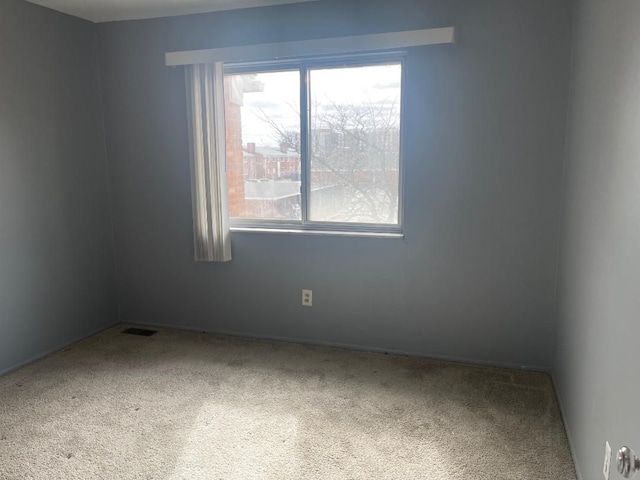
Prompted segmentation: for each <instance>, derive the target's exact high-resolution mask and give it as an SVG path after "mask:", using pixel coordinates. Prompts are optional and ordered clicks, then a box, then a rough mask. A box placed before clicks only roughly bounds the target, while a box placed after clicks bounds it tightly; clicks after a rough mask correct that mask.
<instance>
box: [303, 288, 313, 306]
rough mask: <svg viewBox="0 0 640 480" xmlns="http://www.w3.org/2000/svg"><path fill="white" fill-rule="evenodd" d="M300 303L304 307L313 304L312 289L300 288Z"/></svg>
mask: <svg viewBox="0 0 640 480" xmlns="http://www.w3.org/2000/svg"><path fill="white" fill-rule="evenodd" d="M302 305H304V306H305V307H310V306H312V305H313V290H304V289H303V290H302Z"/></svg>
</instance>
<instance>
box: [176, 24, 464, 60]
mask: <svg viewBox="0 0 640 480" xmlns="http://www.w3.org/2000/svg"><path fill="white" fill-rule="evenodd" d="M447 43H450V44H452V43H455V29H454V27H443V28H428V29H423V30H409V31H404V32H391V33H376V34H372V35H354V36H350V37H331V38H322V39H317V40H300V41H296V42H283V43H264V44H258V45H244V46H240V47H226V48H213V49H209V50H189V51H182V52H168V53H167V54H166V57H165V60H166V64H167V66H171V67H176V66H181V65H194V64H198V63H216V62H223V63H227V62H232V63H236V62H257V61H265V60H271V59H284V58H299V57H306V56H318V55H339V54H347V53H364V52H370V51H379V50H390V49H398V48H407V47H417V46H422V45H439V44H447Z"/></svg>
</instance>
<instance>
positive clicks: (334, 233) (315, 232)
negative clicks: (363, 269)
mask: <svg viewBox="0 0 640 480" xmlns="http://www.w3.org/2000/svg"><path fill="white" fill-rule="evenodd" d="M231 232H232V233H269V234H271V233H275V234H283V233H284V234H294V235H320V236H331V237H364V238H387V239H402V238H404V234H403V233H396V232H355V231H341V230H305V229H294V228H250V227H231Z"/></svg>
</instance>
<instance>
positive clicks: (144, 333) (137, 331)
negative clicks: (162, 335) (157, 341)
mask: <svg viewBox="0 0 640 480" xmlns="http://www.w3.org/2000/svg"><path fill="white" fill-rule="evenodd" d="M122 333H127V334H129V335H140V336H141V337H150V336H151V335H155V334H156V333H158V331H157V330H148V329H146V328H127V329H126V330H123V331H122Z"/></svg>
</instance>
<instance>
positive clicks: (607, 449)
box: [602, 442, 611, 480]
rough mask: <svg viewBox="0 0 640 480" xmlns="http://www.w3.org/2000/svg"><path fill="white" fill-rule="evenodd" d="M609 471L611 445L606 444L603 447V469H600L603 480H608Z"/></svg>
mask: <svg viewBox="0 0 640 480" xmlns="http://www.w3.org/2000/svg"><path fill="white" fill-rule="evenodd" d="M610 471H611V445H609V442H607V443H606V445H605V447H604V467H602V473H603V474H604V480H609V472H610Z"/></svg>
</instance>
